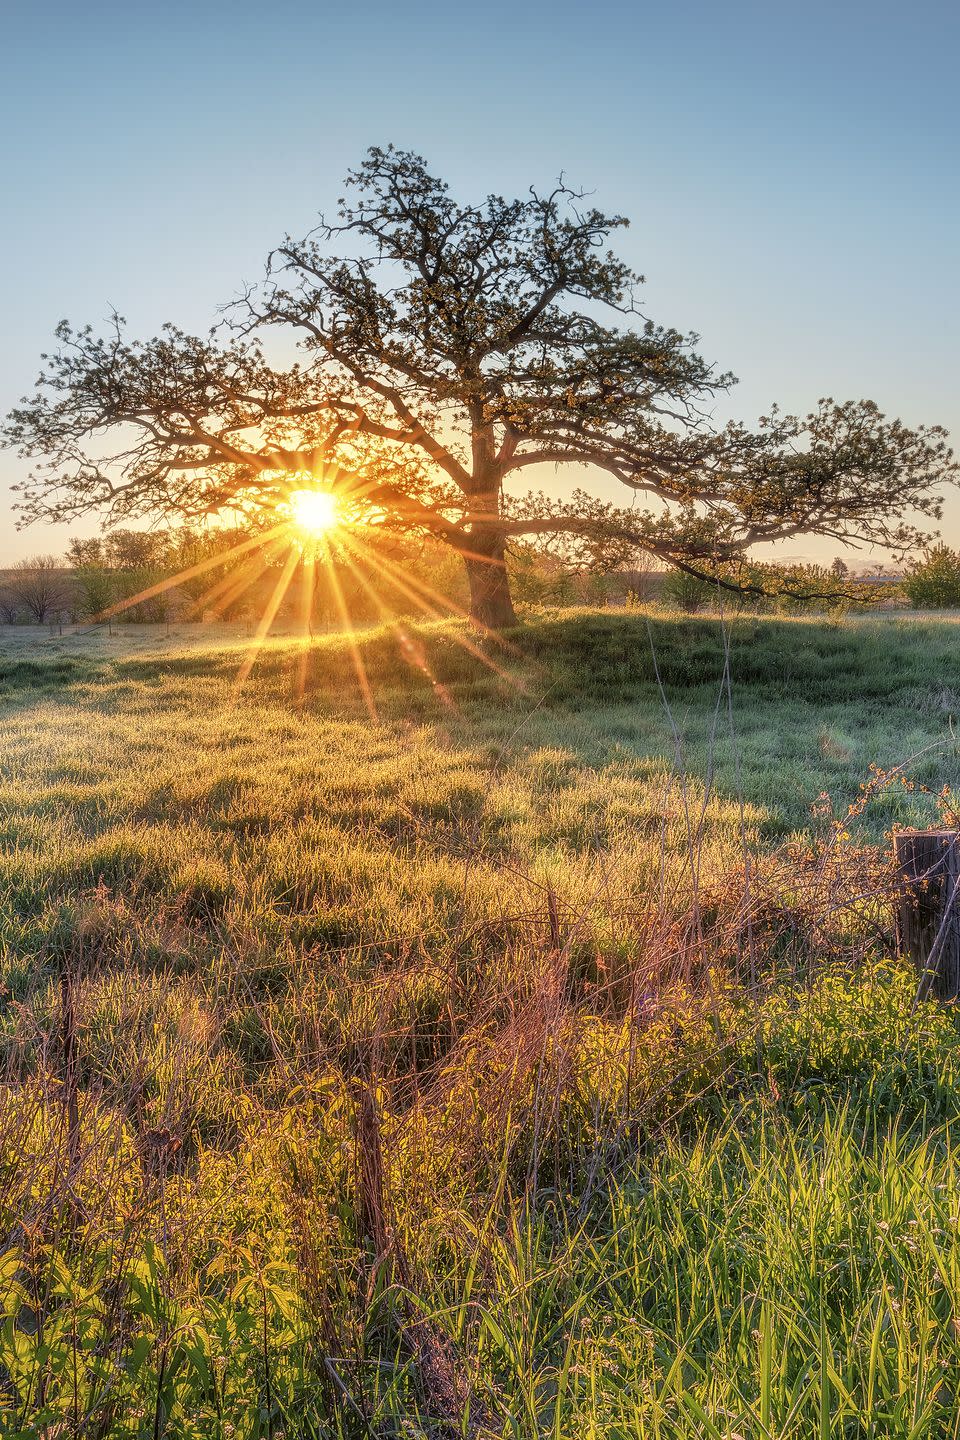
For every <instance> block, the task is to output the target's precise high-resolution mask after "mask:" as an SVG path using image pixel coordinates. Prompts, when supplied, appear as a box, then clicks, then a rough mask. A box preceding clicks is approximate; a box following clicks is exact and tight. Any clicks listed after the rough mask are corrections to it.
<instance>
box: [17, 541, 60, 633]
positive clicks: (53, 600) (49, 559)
mask: <svg viewBox="0 0 960 1440" xmlns="http://www.w3.org/2000/svg"><path fill="white" fill-rule="evenodd" d="M6 590H7V593H8V595H9V596H12V597H13V599H14V601H15V602H16V604H17V607H18V608H19V609H20V610H22V611H24V612H25V613H26V614H27V615H28V616H29V617H30V619H31V620H33V621H35V622H36V624H37V625H43V624H44V623H45V621H47V620H49V619H52V617H53V616H54V615H57V614H59V612H60V611H61V610H65V609H67V608H69V604H70V590H69V583H68V581H67V578H66V575H65V573H64V570H63V563H62V561H60V560H58V559H57V557H56V556H55V555H34V556H33V558H32V559H29V560H18V561H17V563H16V564H15V565H14V566H13V567H12V568H11V569H10V570H9V571H8V572H7V579H6Z"/></svg>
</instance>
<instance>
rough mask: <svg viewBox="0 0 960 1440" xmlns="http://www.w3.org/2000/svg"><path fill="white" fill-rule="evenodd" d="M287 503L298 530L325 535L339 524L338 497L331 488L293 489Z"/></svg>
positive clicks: (309, 533) (308, 533)
mask: <svg viewBox="0 0 960 1440" xmlns="http://www.w3.org/2000/svg"><path fill="white" fill-rule="evenodd" d="M287 505H288V507H289V510H290V518H291V520H292V521H293V523H294V525H296V527H297V529H298V530H303V531H304V532H305V533H306V534H307V535H324V534H326V532H327V531H328V530H332V529H333V528H334V526H335V525H337V524H339V521H340V516H339V514H338V512H337V497H336V496H335V495H333V494H332V493H331V492H330V491H329V490H291V492H290V495H289V498H288V500H287Z"/></svg>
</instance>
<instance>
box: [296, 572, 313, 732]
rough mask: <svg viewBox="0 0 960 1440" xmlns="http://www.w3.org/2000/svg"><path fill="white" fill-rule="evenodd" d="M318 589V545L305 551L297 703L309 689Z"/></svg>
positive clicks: (301, 585) (301, 589)
mask: <svg viewBox="0 0 960 1440" xmlns="http://www.w3.org/2000/svg"><path fill="white" fill-rule="evenodd" d="M316 591H317V547H316V546H315V545H310V546H308V547H307V548H306V549H305V550H304V552H303V574H302V577H301V584H300V624H301V629H302V632H303V634H302V641H301V650H300V663H299V665H298V666H297V683H296V690H295V698H296V703H297V704H298V705H300V704H302V703H303V697H304V694H305V693H306V689H307V671H308V668H309V664H310V649H309V642H310V640H311V639H312V638H313V601H314V596H315V595H316Z"/></svg>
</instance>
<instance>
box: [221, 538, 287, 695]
mask: <svg viewBox="0 0 960 1440" xmlns="http://www.w3.org/2000/svg"><path fill="white" fill-rule="evenodd" d="M299 558H300V552H299V550H298V549H297V547H296V545H291V546H290V554H289V555H288V556H287V561H286V564H285V565H284V567H283V570H282V572H281V574H280V579H279V580H278V581H277V583H276V586H275V588H274V591H273V594H272V595H271V596H270V600H269V602H268V604H267V608H266V609H265V610H264V612H263V615H262V616H261V619H260V624H259V625H258V626H257V632H256V634H255V635H254V637H253V641H252V642H251V645H250V648H249V650H248V651H247V654H246V656H245V658H244V661H243V664H242V665H241V666H240V669H239V670H238V671H237V677H236V679H235V680H234V682H233V698H234V699H236V698H237V695H238V694H239V693H240V690H241V688H242V687H243V685H244V684H245V683H246V681H247V678H248V676H249V674H250V671H251V670H252V669H253V667H254V664H255V663H256V660H257V656H258V655H259V654H260V651H261V650H262V648H263V643H264V641H265V640H266V638H267V634H268V632H269V630H270V626H271V625H272V624H273V621H274V618H275V616H276V613H277V611H278V610H279V609H280V605H281V602H282V601H283V597H284V595H286V593H287V590H288V589H289V586H290V581H291V580H292V578H293V572H294V570H295V569H296V566H297V561H298V559H299Z"/></svg>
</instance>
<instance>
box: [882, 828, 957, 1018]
mask: <svg viewBox="0 0 960 1440" xmlns="http://www.w3.org/2000/svg"><path fill="white" fill-rule="evenodd" d="M894 853H895V855H896V859H897V865H898V867H899V870H900V874H901V876H902V879H903V887H902V892H901V898H900V903H899V906H898V908H897V940H898V944H899V948H900V951H901V953H902V954H905V955H907V956H908V957H909V958H910V959H911V960H912V961H913V963H914V965H915V966H916V969H917V973H918V975H919V976H920V993H921V995H924V996H927V995H932V996H934V997H935V998H936V999H938V1000H956V999H958V998H960V893H958V887H960V832H958V831H956V830H904V831H902V832H901V834H899V835H896V836H895V837H894Z"/></svg>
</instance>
